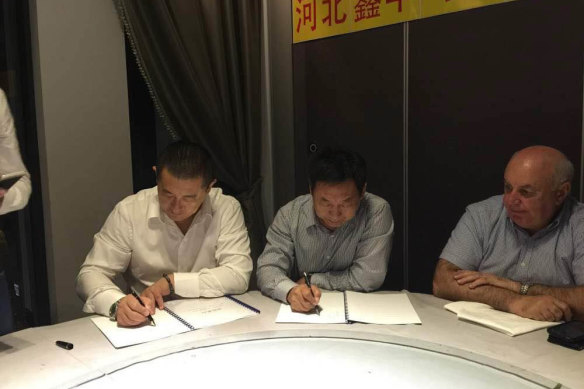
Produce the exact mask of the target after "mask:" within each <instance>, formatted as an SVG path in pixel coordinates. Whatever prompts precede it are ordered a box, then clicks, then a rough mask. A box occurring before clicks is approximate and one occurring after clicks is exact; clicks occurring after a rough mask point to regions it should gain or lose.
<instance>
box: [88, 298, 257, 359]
mask: <svg viewBox="0 0 584 389" xmlns="http://www.w3.org/2000/svg"><path fill="white" fill-rule="evenodd" d="M258 313H259V311H258V310H257V309H255V308H254V307H251V306H249V305H247V304H245V303H243V302H242V301H240V300H238V299H236V298H234V297H232V296H226V297H218V298H211V299H206V298H197V299H181V300H173V301H167V302H165V303H164V310H160V309H156V313H155V314H154V315H153V318H154V321H155V322H156V326H151V325H149V324H144V325H142V326H140V327H131V328H126V327H119V326H118V325H117V323H116V322H114V321H111V320H110V319H109V318H107V317H103V316H100V317H92V318H91V321H93V323H94V324H95V325H96V326H97V328H99V329H100V331H101V332H102V333H103V334H104V335H105V336H106V337H107V338H108V340H109V341H110V342H111V344H112V345H113V346H114V347H115V348H120V347H126V346H131V345H134V344H138V343H145V342H150V341H152V340H156V339H162V338H166V337H169V336H171V335H176V334H180V333H183V332H188V331H193V330H195V329H199V328H204V327H210V326H214V325H218V324H223V323H227V322H230V321H234V320H238V319H242V318H245V317H249V316H255V315H257V314H258Z"/></svg>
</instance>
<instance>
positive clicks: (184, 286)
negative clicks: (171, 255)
mask: <svg viewBox="0 0 584 389" xmlns="http://www.w3.org/2000/svg"><path fill="white" fill-rule="evenodd" d="M174 293H176V294H177V295H179V296H181V297H190V298H194V297H200V296H201V286H200V282H199V273H174Z"/></svg>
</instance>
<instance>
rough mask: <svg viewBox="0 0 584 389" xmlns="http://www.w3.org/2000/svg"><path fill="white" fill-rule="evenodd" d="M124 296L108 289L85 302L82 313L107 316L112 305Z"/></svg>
mask: <svg viewBox="0 0 584 389" xmlns="http://www.w3.org/2000/svg"><path fill="white" fill-rule="evenodd" d="M123 297H126V295H125V294H124V293H123V292H121V291H120V290H117V289H108V290H105V291H103V292H101V293H99V294H98V295H97V296H95V297H94V298H92V299H90V300H87V302H86V303H85V305H84V306H83V312H87V313H97V314H99V315H104V316H109V309H110V307H111V306H112V304H113V303H115V302H116V301H118V300H119V299H121V298H123Z"/></svg>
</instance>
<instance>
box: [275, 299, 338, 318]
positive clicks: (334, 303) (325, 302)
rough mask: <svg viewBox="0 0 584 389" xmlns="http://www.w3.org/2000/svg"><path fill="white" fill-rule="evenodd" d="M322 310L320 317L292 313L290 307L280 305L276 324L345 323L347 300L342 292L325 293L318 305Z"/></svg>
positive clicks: (310, 314) (313, 314)
mask: <svg viewBox="0 0 584 389" xmlns="http://www.w3.org/2000/svg"><path fill="white" fill-rule="evenodd" d="M318 305H320V307H321V308H322V311H321V312H320V315H318V314H316V313H299V312H292V309H291V308H290V305H288V304H282V305H280V311H279V312H278V316H277V317H276V323H321V324H334V323H345V322H346V319H345V298H344V296H343V293H342V292H326V291H323V292H322V295H321V296H320V302H319V303H318Z"/></svg>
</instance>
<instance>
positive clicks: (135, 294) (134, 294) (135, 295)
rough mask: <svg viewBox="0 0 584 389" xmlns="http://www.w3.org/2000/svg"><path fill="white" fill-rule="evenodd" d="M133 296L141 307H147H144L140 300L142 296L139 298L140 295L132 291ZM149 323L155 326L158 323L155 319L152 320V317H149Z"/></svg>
mask: <svg viewBox="0 0 584 389" xmlns="http://www.w3.org/2000/svg"><path fill="white" fill-rule="evenodd" d="M132 296H134V297H136V300H138V302H139V303H140V305H142V306H143V307H145V306H146V305H144V303H143V302H142V299H141V298H140V296H138V293H136V291H135V290H132ZM148 321H149V322H150V324H152V325H153V326H156V323H155V322H154V319H153V318H152V315H148Z"/></svg>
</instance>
